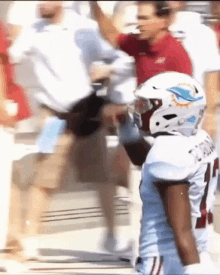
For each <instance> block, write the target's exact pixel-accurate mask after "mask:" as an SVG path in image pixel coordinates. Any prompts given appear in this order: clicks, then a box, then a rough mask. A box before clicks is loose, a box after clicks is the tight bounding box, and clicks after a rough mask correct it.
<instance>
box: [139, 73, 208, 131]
mask: <svg viewBox="0 0 220 275" xmlns="http://www.w3.org/2000/svg"><path fill="white" fill-rule="evenodd" d="M135 95H136V96H137V101H136V104H135V105H136V106H135V107H136V111H137V112H139V113H140V114H141V118H142V129H143V130H144V131H149V130H150V133H151V134H155V133H158V132H179V133H181V134H183V135H185V136H190V135H192V134H195V133H196V131H197V129H198V126H199V125H200V123H201V120H202V117H203V114H204V111H205V109H206V96H205V91H204V90H203V88H202V86H201V85H200V84H199V83H198V82H197V81H196V80H194V79H193V78H192V77H191V76H189V75H186V74H183V73H178V72H165V73H160V74H157V75H155V76H154V77H152V78H150V79H149V80H147V81H146V82H145V83H143V84H141V85H140V86H139V87H138V88H137V90H136V91H135Z"/></svg>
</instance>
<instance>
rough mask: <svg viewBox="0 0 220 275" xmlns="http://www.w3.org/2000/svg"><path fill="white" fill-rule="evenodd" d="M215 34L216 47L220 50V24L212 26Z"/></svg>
mask: <svg viewBox="0 0 220 275" xmlns="http://www.w3.org/2000/svg"><path fill="white" fill-rule="evenodd" d="M214 29H215V32H216V34H217V38H218V45H219V48H220V24H217V25H215V26H214Z"/></svg>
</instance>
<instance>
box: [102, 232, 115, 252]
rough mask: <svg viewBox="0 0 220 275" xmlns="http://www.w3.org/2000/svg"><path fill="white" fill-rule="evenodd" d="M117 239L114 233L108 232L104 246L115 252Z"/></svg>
mask: <svg viewBox="0 0 220 275" xmlns="http://www.w3.org/2000/svg"><path fill="white" fill-rule="evenodd" d="M116 243H117V242H116V239H115V236H114V235H112V234H108V235H107V237H106V238H105V240H104V243H103V248H104V249H105V250H107V251H108V252H111V253H114V252H115V250H116Z"/></svg>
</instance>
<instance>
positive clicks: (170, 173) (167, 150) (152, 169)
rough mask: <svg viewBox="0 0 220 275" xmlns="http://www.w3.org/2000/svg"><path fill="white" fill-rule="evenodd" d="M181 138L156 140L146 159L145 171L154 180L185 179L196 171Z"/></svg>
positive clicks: (192, 159) (175, 180) (179, 180)
mask: <svg viewBox="0 0 220 275" xmlns="http://www.w3.org/2000/svg"><path fill="white" fill-rule="evenodd" d="M188 151H189V149H188V144H187V143H186V144H185V143H184V139H181V138H179V139H178V138H177V139H176V138H175V137H173V138H171V139H169V138H164V139H162V138H161V140H157V139H156V142H155V143H154V146H153V147H152V150H151V154H150V156H149V157H148V159H147V163H146V164H147V167H146V168H147V171H148V174H149V175H150V176H151V177H152V179H153V181H154V182H163V181H165V182H167V181H169V182H174V183H178V182H182V181H187V180H189V178H190V177H191V176H192V175H193V174H194V173H195V172H196V169H197V168H196V165H195V159H194V157H193V156H192V155H190V154H189V153H188Z"/></svg>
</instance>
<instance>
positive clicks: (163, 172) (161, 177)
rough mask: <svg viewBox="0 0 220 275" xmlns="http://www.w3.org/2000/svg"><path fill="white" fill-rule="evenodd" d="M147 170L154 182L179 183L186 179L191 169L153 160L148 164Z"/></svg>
mask: <svg viewBox="0 0 220 275" xmlns="http://www.w3.org/2000/svg"><path fill="white" fill-rule="evenodd" d="M148 172H149V174H150V175H151V176H152V178H153V181H154V182H163V181H164V182H173V183H179V182H183V181H187V180H188V178H189V176H190V173H191V169H190V167H178V166H176V165H174V164H171V163H167V162H154V163H151V164H150V165H149V166H148Z"/></svg>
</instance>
